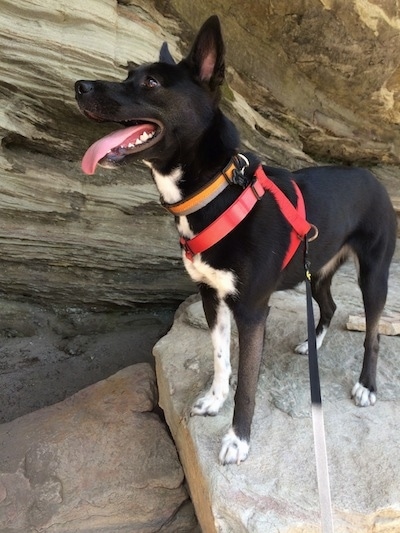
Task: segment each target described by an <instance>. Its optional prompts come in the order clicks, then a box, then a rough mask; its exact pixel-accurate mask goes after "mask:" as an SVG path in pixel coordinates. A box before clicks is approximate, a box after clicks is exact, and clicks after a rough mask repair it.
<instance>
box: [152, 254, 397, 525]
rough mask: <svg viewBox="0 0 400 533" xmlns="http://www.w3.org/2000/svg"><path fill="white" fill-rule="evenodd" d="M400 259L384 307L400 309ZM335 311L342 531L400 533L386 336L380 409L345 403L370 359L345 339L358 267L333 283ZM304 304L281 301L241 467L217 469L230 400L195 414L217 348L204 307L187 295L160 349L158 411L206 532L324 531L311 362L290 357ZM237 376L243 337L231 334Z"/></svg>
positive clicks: (333, 371) (331, 364)
mask: <svg viewBox="0 0 400 533" xmlns="http://www.w3.org/2000/svg"><path fill="white" fill-rule="evenodd" d="M398 274H399V262H398V259H397V261H396V263H395V264H394V265H393V272H392V277H391V284H390V293H389V298H388V306H387V307H388V308H389V309H390V310H393V311H394V312H397V311H398V310H399V304H398V302H396V297H395V295H396V293H397V294H399V291H400V284H399V275H398ZM336 278H337V279H336V281H335V282H334V287H333V295H334V297H335V299H336V301H337V303H338V312H337V315H336V316H335V319H334V322H333V325H332V328H331V331H330V333H329V335H328V336H327V338H326V344H325V345H324V346H323V347H322V349H321V350H320V354H319V359H320V372H321V380H322V393H323V405H324V415H325V425H326V433H327V447H328V456H329V469H330V476H331V490H332V500H333V513H334V522H335V533H360V532H361V531H365V532H367V531H371V532H372V531H379V532H380V533H383V532H384V533H395V532H397V531H400V485H399V482H398V480H399V479H400V459H399V453H398V428H399V424H400V409H399V408H400V385H399V383H400V369H399V365H398V354H399V351H400V339H399V337H384V336H382V338H381V358H380V362H379V371H378V382H379V395H378V402H377V404H376V405H375V406H374V407H372V408H365V409H362V408H357V407H355V406H354V405H353V403H352V401H351V400H350V397H349V391H350V390H351V387H352V384H353V383H354V382H355V381H356V380H357V378H358V374H359V371H360V368H361V358H362V355H363V351H362V343H363V334H362V333H356V332H349V331H346V330H345V324H346V320H347V318H348V316H349V314H350V313H354V312H356V313H358V312H360V311H361V301H360V294H359V290H358V287H357V284H356V281H355V273H354V270H353V268H350V266H347V265H346V266H345V267H344V268H343V270H342V271H341V272H340V273H338V275H337V276H336ZM305 331H306V324H305V295H304V291H303V290H302V288H301V287H300V289H298V290H293V291H289V292H286V293H281V294H275V295H274V297H273V302H272V310H271V313H270V317H269V323H268V332H267V342H266V346H267V350H268V352H269V353H271V357H267V356H265V357H264V360H263V364H262V369H261V375H260V382H259V388H258V394H257V405H256V412H255V418H254V422H253V434H252V443H251V453H250V456H249V458H248V459H247V461H246V462H245V463H243V464H242V465H241V466H240V467H237V466H228V467H222V466H220V465H219V464H218V452H219V447H220V440H221V438H222V436H223V435H224V433H225V431H226V430H227V428H228V427H229V424H230V421H231V416H232V409H233V393H232V392H231V395H230V397H229V399H228V401H227V402H226V404H225V405H224V407H223V409H222V411H221V412H220V414H219V415H218V416H217V417H215V418H201V417H193V418H190V417H189V416H188V413H189V409H190V407H191V404H192V402H193V401H194V399H195V398H196V396H197V395H198V394H200V393H201V391H202V389H203V388H205V386H206V384H207V382H208V380H209V378H210V376H211V369H212V357H211V353H212V351H211V341H210V339H209V334H208V331H207V330H206V324H205V319H204V316H203V313H202V308H201V303H200V302H199V301H198V300H197V298H196V297H191V298H190V299H188V300H187V301H186V302H185V303H184V304H182V306H181V308H180V309H179V311H178V313H177V316H176V319H175V323H174V325H173V327H172V329H171V331H170V332H169V333H168V335H167V336H166V337H164V338H163V339H161V340H160V341H159V342H158V344H157V345H156V346H155V348H154V354H155V357H156V365H157V379H158V385H159V394H160V404H161V406H162V408H163V409H164V411H165V414H166V418H167V422H168V424H169V427H170V429H171V432H172V435H173V437H174V439H175V442H176V445H177V447H178V450H179V454H180V458H181V461H182V463H183V466H184V470H185V473H186V477H187V480H188V483H189V487H190V490H191V494H192V499H193V502H194V504H195V508H196V514H197V516H198V519H199V521H200V524H201V527H202V530H203V531H204V533H213V532H217V531H218V533H228V532H232V531H235V533H242V532H243V533H244V532H251V533H265V532H266V531H268V533H275V532H283V531H284V532H285V533H312V532H317V531H319V530H320V529H319V504H318V495H317V486H316V475H315V461H314V448H313V435H312V423H311V415H310V406H309V404H310V400H309V396H310V393H309V385H308V368H307V358H305V357H302V356H297V355H295V354H294V353H293V346H294V345H295V344H296V343H297V342H298V341H299V340H302V338H304V337H305ZM232 349H233V368H234V369H235V368H237V337H236V334H235V332H233V336H232Z"/></svg>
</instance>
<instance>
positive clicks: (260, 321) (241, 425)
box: [219, 309, 268, 464]
mask: <svg viewBox="0 0 400 533" xmlns="http://www.w3.org/2000/svg"><path fill="white" fill-rule="evenodd" d="M267 315H268V309H267V310H266V312H263V313H261V314H258V316H256V317H254V316H253V317H251V316H249V313H248V312H246V318H245V319H241V318H238V315H237V313H235V312H234V316H235V320H236V324H237V327H238V334H239V368H238V380H237V388H236V393H235V410H234V414H233V424H232V428H231V429H230V430H229V431H228V433H227V434H226V435H225V437H224V438H223V440H222V447H221V451H220V454H219V460H220V462H221V463H222V464H229V463H236V464H240V463H241V462H242V461H244V460H245V459H246V458H247V455H248V453H249V443H250V430H251V422H252V419H253V414H254V407H255V397H256V390H257V383H258V376H259V371H260V363H261V356H262V350H263V345H264V332H265V321H266V318H267Z"/></svg>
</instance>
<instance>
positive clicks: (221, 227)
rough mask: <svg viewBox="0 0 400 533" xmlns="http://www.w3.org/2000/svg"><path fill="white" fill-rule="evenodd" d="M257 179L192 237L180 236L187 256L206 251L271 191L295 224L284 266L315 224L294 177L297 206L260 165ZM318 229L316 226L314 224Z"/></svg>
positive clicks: (191, 259)
mask: <svg viewBox="0 0 400 533" xmlns="http://www.w3.org/2000/svg"><path fill="white" fill-rule="evenodd" d="M254 177H255V179H254V181H253V182H252V183H251V184H250V185H248V186H247V187H246V188H245V190H244V191H243V192H242V194H241V195H240V196H239V198H237V199H236V200H235V202H233V204H232V205H231V206H229V207H228V209H227V210H226V211H224V212H223V213H222V215H220V216H219V217H218V218H217V219H216V220H214V222H212V223H211V224H210V225H209V226H207V227H206V228H205V229H204V230H203V231H201V232H200V233H198V234H197V235H196V236H195V237H193V238H192V239H185V238H184V237H181V238H180V243H181V245H182V247H183V249H184V250H185V254H186V257H187V258H188V259H189V260H190V261H193V257H194V256H195V255H196V254H199V253H201V252H204V251H205V250H207V249H208V248H211V246H214V244H216V243H217V242H219V241H220V240H221V239H223V238H224V237H225V236H226V235H228V233H230V232H231V231H232V230H233V229H234V228H236V226H237V225H238V224H239V223H240V222H241V221H242V220H243V219H244V218H245V217H246V216H247V215H248V214H249V213H250V211H251V210H252V209H253V207H254V206H255V204H256V203H257V201H258V200H260V199H261V198H262V197H263V196H264V194H265V193H266V192H267V191H268V192H270V193H271V194H272V196H273V197H274V199H275V201H276V203H277V204H278V206H279V209H280V210H281V212H282V214H283V216H284V217H285V218H286V220H287V221H288V222H289V224H290V225H291V226H292V231H291V234H290V243H289V247H288V249H287V252H286V255H285V258H284V260H283V263H282V270H283V269H284V268H285V267H286V266H287V264H288V263H289V261H290V260H291V259H292V257H293V256H294V254H295V252H296V250H297V248H298V247H299V245H300V242H301V241H302V240H303V239H304V237H305V235H307V233H308V232H309V231H310V229H311V228H312V227H314V226H313V225H312V224H310V223H309V222H307V220H306V210H305V205H304V199H303V195H302V194H301V192H300V189H299V188H298V186H297V184H296V183H295V182H294V181H292V184H293V187H294V189H295V191H296V194H297V206H296V207H294V205H293V204H292V203H291V202H290V200H289V199H288V198H287V197H286V196H285V194H284V193H283V192H282V191H281V190H280V189H279V187H277V186H276V185H275V183H274V182H273V181H271V180H270V179H269V178H268V177H267V176H266V174H265V172H264V170H263V168H262V166H261V165H259V166H258V168H257V170H256V171H255V174H254ZM315 229H316V228H315Z"/></svg>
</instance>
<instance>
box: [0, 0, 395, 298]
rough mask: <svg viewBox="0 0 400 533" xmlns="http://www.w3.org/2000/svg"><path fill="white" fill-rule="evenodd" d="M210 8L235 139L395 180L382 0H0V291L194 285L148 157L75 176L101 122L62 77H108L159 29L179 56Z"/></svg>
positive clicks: (158, 36)
mask: <svg viewBox="0 0 400 533" xmlns="http://www.w3.org/2000/svg"><path fill="white" fill-rule="evenodd" d="M212 13H217V14H219V15H220V17H221V20H222V24H223V30H224V34H225V38H226V45H227V66H228V75H227V78H228V83H227V84H226V86H225V88H224V99H223V107H224V110H225V111H226V112H227V113H228V114H229V116H230V117H231V118H232V119H233V120H234V121H235V123H236V124H237V125H238V126H239V128H240V129H241V131H242V136H243V145H244V147H245V148H250V149H254V150H256V151H258V152H259V153H260V154H261V155H262V157H263V158H264V160H265V161H267V162H269V163H271V164H275V165H284V166H287V167H289V168H298V167H300V166H304V165H313V164H316V162H317V161H318V162H321V161H328V162H329V161H340V162H346V163H351V164H353V163H362V164H373V165H378V167H377V171H378V172H379V173H380V175H381V176H382V177H383V179H385V178H386V177H387V176H389V177H390V180H389V181H392V180H393V182H394V183H395V184H397V183H398V171H397V165H398V162H399V129H398V123H399V116H400V108H399V103H398V102H399V99H398V93H399V87H400V76H399V62H400V59H399V58H400V54H399V53H398V52H399V43H400V17H399V13H398V9H397V8H396V7H395V3H393V2H392V1H390V0H387V1H384V0H379V1H378V0H376V1H372V0H369V1H367V0H355V1H354V2H339V1H333V0H320V1H318V0H305V1H303V2H298V1H294V0H290V1H285V2H272V1H266V2H243V1H241V2H239V1H237V0H234V1H233V2H231V1H229V2H228V1H227V0H220V1H219V2H217V3H216V2H210V1H207V0H205V1H204V2H196V3H193V2H181V1H179V0H171V1H170V2H164V1H144V0H120V1H118V2H117V1H115V0H88V1H85V2H81V1H78V0H71V1H69V0H68V1H67V0H62V1H59V2H50V3H49V2H45V1H44V0H36V1H35V2H32V1H30V0H21V1H19V2H12V1H11V0H3V1H2V5H1V11H0V49H1V51H2V53H1V56H0V80H1V81H0V183H1V188H0V244H1V250H2V253H1V258H0V293H3V294H5V296H6V297H8V298H19V299H26V298H29V299H32V300H34V301H36V302H42V303H43V302H44V303H46V304H52V305H54V304H60V303H61V304H62V305H71V304H73V305H79V306H92V307H97V308H98V307H112V306H115V305H118V306H130V307H131V306H137V305H142V304H143V303H148V302H151V303H156V304H163V305H164V304H166V303H168V304H171V303H172V304H177V302H180V301H182V300H183V299H184V298H185V297H187V296H188V295H189V294H191V293H192V292H193V290H194V287H193V285H192V284H191V282H190V281H189V279H188V277H187V276H186V275H184V274H183V269H182V265H181V260H180V251H179V245H178V240H177V237H176V233H175V229H174V227H173V220H172V217H170V216H169V215H168V214H167V213H166V212H165V211H164V210H163V209H162V208H161V207H160V205H159V203H158V193H157V191H156V189H155V187H154V185H153V183H152V181H151V178H150V175H149V172H148V169H146V168H144V167H143V166H141V165H140V164H138V165H135V166H132V167H129V168H125V169H120V170H117V171H112V172H111V171H107V170H98V171H97V173H96V175H95V176H92V177H87V176H84V175H83V173H82V171H81V169H80V160H81V157H82V155H83V153H84V152H85V150H86V148H87V147H88V146H89V145H90V144H91V143H92V142H93V141H94V140H96V139H97V138H99V137H100V136H102V135H103V134H105V133H106V132H107V133H108V132H109V131H110V130H112V129H113V127H112V126H110V125H104V124H103V125H101V124H94V123H92V122H90V121H88V120H86V119H85V118H84V117H83V116H82V115H81V114H80V113H79V112H78V109H77V105H76V103H75V100H74V91H73V85H74V82H75V81H76V80H78V79H93V78H97V79H98V78H102V79H104V78H106V79H110V80H112V79H113V80H122V79H123V78H124V77H125V74H126V67H127V65H128V63H129V62H131V63H133V64H139V63H142V62H146V61H154V60H156V59H157V57H158V50H159V48H160V45H161V43H162V42H163V41H164V40H166V41H168V42H169V44H170V48H171V51H172V53H173V54H174V55H175V57H176V58H178V59H179V58H180V57H181V56H182V54H184V53H186V52H187V50H188V47H189V45H190V43H191V41H192V39H193V36H194V32H195V31H197V29H198V27H199V25H200V24H201V22H202V21H203V20H204V19H205V18H207V17H208V16H209V15H210V14H212ZM388 164H391V165H396V166H395V167H388ZM394 188H396V187H394ZM397 198H398V193H397Z"/></svg>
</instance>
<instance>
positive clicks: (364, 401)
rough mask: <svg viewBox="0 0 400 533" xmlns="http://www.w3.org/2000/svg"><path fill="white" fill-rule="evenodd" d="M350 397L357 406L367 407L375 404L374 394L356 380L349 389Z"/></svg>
mask: <svg viewBox="0 0 400 533" xmlns="http://www.w3.org/2000/svg"><path fill="white" fill-rule="evenodd" d="M351 397H352V398H353V399H354V402H355V404H356V405H358V406H359V407H368V406H369V405H375V403H376V394H375V393H374V392H371V391H370V390H369V389H367V387H364V386H363V385H361V383H359V382H358V381H357V383H356V384H355V385H354V387H353V390H352V391H351Z"/></svg>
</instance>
